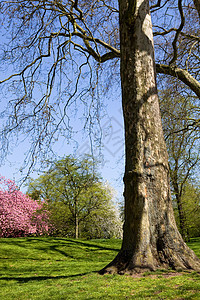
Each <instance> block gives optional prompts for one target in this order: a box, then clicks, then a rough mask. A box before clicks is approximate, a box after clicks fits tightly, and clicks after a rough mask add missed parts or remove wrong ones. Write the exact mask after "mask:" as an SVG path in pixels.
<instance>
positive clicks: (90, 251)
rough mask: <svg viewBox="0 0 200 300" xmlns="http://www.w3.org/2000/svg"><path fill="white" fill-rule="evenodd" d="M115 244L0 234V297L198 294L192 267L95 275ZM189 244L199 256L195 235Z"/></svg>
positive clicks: (189, 296) (117, 245)
mask: <svg viewBox="0 0 200 300" xmlns="http://www.w3.org/2000/svg"><path fill="white" fill-rule="evenodd" d="M120 245H121V241H120V240H91V241H83V240H73V239H65V238H17V239H0V299H5V300H7V299H8V300H9V299H200V275H199V274H197V273H195V272H193V273H180V274H178V276H177V275H176V276H168V275H167V274H165V273H162V272H160V273H159V272H156V273H152V274H146V275H144V276H142V277H136V278H134V277H130V276H126V275H125V276H120V275H104V276H101V275H99V274H98V273H97V271H98V270H100V269H101V268H102V267H104V266H105V265H106V264H107V263H108V262H109V261H111V259H112V258H114V256H115V255H116V253H117V251H118V250H119V248H120ZM189 245H190V247H191V248H192V249H193V250H194V251H195V252H196V254H197V255H199V256H200V238H198V239H193V240H192V242H191V243H189ZM174 275H175V274H174Z"/></svg>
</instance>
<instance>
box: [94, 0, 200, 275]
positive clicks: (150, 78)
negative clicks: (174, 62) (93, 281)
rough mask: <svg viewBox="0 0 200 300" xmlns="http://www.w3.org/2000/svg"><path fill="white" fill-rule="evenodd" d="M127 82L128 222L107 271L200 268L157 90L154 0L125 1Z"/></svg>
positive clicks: (124, 67)
mask: <svg viewBox="0 0 200 300" xmlns="http://www.w3.org/2000/svg"><path fill="white" fill-rule="evenodd" d="M119 4H120V5H119V9H120V42H121V83H122V101H123V112H124V122H125V144H126V166H125V175H124V184H125V191H124V197H125V223H124V234H123V242H122V248H121V250H120V252H119V254H118V255H117V256H116V258H115V259H114V260H113V261H112V262H111V263H110V264H109V265H108V266H106V267H105V268H104V269H103V270H101V271H100V273H101V274H103V273H106V272H109V273H116V272H117V273H133V272H144V271H145V270H155V269H159V268H169V267H171V268H173V269H188V268H189V269H196V270H200V261H199V260H198V259H197V257H196V256H195V254H194V253H193V251H192V250H190V249H189V248H188V247H187V245H186V244H185V243H184V241H183V239H182V237H181V235H180V233H179V232H178V229H177V227H176V223H175V219H174V214H173V208H172V202H171V196H170V178H169V166H168V156H167V151H166V145H165V141H164V137H163V132H162V125H161V117H160V110H159V102H158V96H157V89H156V78H155V63H154V45H153V34H152V24H151V17H150V12H149V3H148V0H138V1H137V4H136V6H134V1H133V0H120V1H119Z"/></svg>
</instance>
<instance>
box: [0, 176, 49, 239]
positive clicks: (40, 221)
mask: <svg viewBox="0 0 200 300" xmlns="http://www.w3.org/2000/svg"><path fill="white" fill-rule="evenodd" d="M42 206H43V205H42V203H39V202H38V201H34V200H32V199H31V198H30V197H29V196H27V195H24V194H23V193H22V192H20V191H19V189H18V188H17V186H16V185H15V183H14V181H12V180H7V179H5V178H4V177H2V176H0V237H20V236H28V235H32V234H37V235H41V234H43V233H47V232H48V229H49V228H48V222H47V214H46V212H45V211H42V213H40V210H41V209H42Z"/></svg>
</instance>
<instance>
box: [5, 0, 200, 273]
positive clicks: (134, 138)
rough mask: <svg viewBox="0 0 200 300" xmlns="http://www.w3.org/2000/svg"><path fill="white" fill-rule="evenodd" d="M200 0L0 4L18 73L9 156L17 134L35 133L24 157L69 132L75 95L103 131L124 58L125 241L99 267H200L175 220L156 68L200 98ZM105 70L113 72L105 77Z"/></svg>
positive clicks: (13, 82)
mask: <svg viewBox="0 0 200 300" xmlns="http://www.w3.org/2000/svg"><path fill="white" fill-rule="evenodd" d="M197 2H198V1H194V3H193V1H190V0H185V1H184V2H183V0H176V1H174V0H173V1H171V0H169V1H165V2H163V1H162V0H161V1H148V0H119V1H118V3H119V7H118V5H117V2H116V1H112V0H109V1H104V0H98V1H85V0H75V1H73V0H47V1H43V0H32V1H25V0H19V1H16V0H12V1H2V2H1V13H2V14H1V19H2V24H3V25H4V28H5V32H6V42H7V40H8V42H7V46H6V47H5V48H4V51H2V56H1V58H2V59H1V61H2V62H5V63H6V69H7V71H8V72H9V73H10V74H9V76H8V77H7V78H6V79H2V80H1V83H2V85H3V86H2V93H3V95H4V97H5V98H6V97H10V99H9V101H8V103H7V105H5V106H6V107H5V110H4V114H2V117H5V118H6V117H8V118H7V119H6V120H7V121H5V127H4V128H3V129H2V134H1V139H2V142H3V143H2V150H3V154H6V150H7V149H8V141H9V140H10V139H11V136H13V134H15V135H17V133H18V137H20V136H21V134H24V135H26V136H28V135H31V145H32V146H31V148H30V151H29V152H28V153H29V156H28V157H27V159H25V163H30V166H32V165H34V163H35V162H36V160H37V159H39V158H41V159H43V158H44V155H48V151H49V153H50V150H51V147H50V145H51V144H53V142H54V141H56V139H57V138H58V137H59V136H61V135H64V137H66V138H67V139H68V138H69V137H70V132H71V131H70V129H71V127H70V123H69V120H70V119H71V116H72V113H70V111H69V109H70V108H71V109H72V110H71V112H72V111H73V112H74V111H75V108H77V107H76V106H73V105H75V104H76V102H77V99H79V104H78V107H79V109H80V107H81V105H83V107H84V108H85V110H82V111H81V114H82V115H83V116H85V117H86V123H85V125H84V127H85V128H87V127H88V128H89V130H90V133H91V134H92V133H96V130H95V128H94V127H93V128H92V125H93V124H94V120H96V124H99V122H100V111H101V108H102V103H101V102H100V97H99V92H100V87H101V85H102V83H103V82H106V84H105V86H104V87H103V88H102V90H105V88H107V87H109V86H111V80H112V83H113V84H114V83H115V79H118V82H119V77H118V74H119V72H118V69H117V67H118V61H120V81H121V90H122V93H121V94H122V107H123V116H124V124H125V158H126V161H125V175H124V186H125V187H124V198H125V222H124V230H123V242H122V248H121V250H120V252H119V254H118V255H117V256H116V258H115V259H114V260H113V261H112V262H111V263H110V264H109V265H108V266H107V267H105V268H104V269H103V270H102V271H101V273H106V272H110V273H113V272H118V273H132V272H143V271H144V270H146V269H147V270H155V269H159V268H169V267H171V268H173V269H195V270H199V269H200V261H199V260H198V258H197V257H196V256H195V255H194V253H193V252H192V251H191V250H190V249H189V248H188V247H187V245H186V244H185V243H184V241H183V239H182V237H181V235H180V233H179V232H178V229H177V227H176V223H175V219H174V214H173V208H172V201H171V195H170V172H169V166H168V155H167V150H166V145H165V141H164V136H163V131H162V125H161V117H160V109H159V101H158V95H157V87H156V71H157V73H161V74H165V75H166V74H167V75H169V76H173V77H174V78H176V79H177V80H180V81H182V82H183V83H184V84H185V85H187V86H188V88H190V89H191V91H192V93H195V94H196V96H197V97H200V83H199V82H198V79H199V76H200V75H199V74H200V72H199V67H200V66H199V42H200V41H199V34H198V33H199V26H198V22H199V15H198V5H197ZM149 3H150V5H149ZM195 7H196V8H197V9H195ZM150 12H151V14H150ZM151 15H152V17H153V22H154V25H153V30H152V23H151ZM191 20H192V21H191ZM118 22H119V27H118ZM153 35H154V37H155V38H154V41H155V44H154V41H153ZM154 45H155V46H154ZM154 49H155V51H154ZM183 49H184V51H183ZM154 54H155V55H154ZM155 59H156V61H155ZM9 63H10V64H9ZM101 75H102V76H104V75H105V76H106V75H108V77H109V80H106V79H105V77H101V80H100V76H101ZM109 75H110V76H109ZM115 75H116V76H115ZM108 77H107V78H108ZM7 85H9V87H10V88H9V95H8V93H7V91H8V87H7ZM54 87H57V89H55V91H54ZM12 93H13V95H14V96H13V97H12V95H11V94H12ZM119 96H120V95H119ZM3 108H4V106H3ZM73 109H74V110H73ZM82 112H83V113H82ZM90 137H92V136H90ZM97 140H98V141H99V140H100V137H99V138H98V139H97ZM44 145H46V151H45V150H44V149H45V148H44V147H43V146H44Z"/></svg>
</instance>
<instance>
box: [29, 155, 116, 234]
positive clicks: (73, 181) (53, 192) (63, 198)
mask: <svg viewBox="0 0 200 300" xmlns="http://www.w3.org/2000/svg"><path fill="white" fill-rule="evenodd" d="M95 169H96V166H95V163H94V161H93V160H91V158H90V157H89V156H86V157H85V158H83V159H76V158H73V157H71V156H66V157H64V158H63V159H60V160H58V161H55V162H53V163H51V166H50V168H49V170H48V171H47V172H45V173H44V174H43V175H41V176H40V177H39V178H37V179H35V180H31V181H30V183H29V187H28V194H29V195H30V196H31V197H34V196H36V197H37V198H38V197H41V198H42V199H48V206H47V209H48V210H49V212H50V220H51V223H52V224H53V227H54V234H56V235H65V236H72V237H75V238H78V237H80V236H81V237H87V238H88V237H90V238H95V237H96V238H97V237H98V238H100V237H113V236H118V237H119V236H120V227H121V226H120V225H121V223H120V221H119V218H118V217H117V213H116V210H115V209H114V205H113V204H112V191H111V189H110V188H109V187H108V186H106V184H103V182H102V181H101V177H100V175H99V174H98V173H97V171H96V170H95ZM107 219H109V221H108V220H107ZM111 224H112V225H111Z"/></svg>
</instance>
